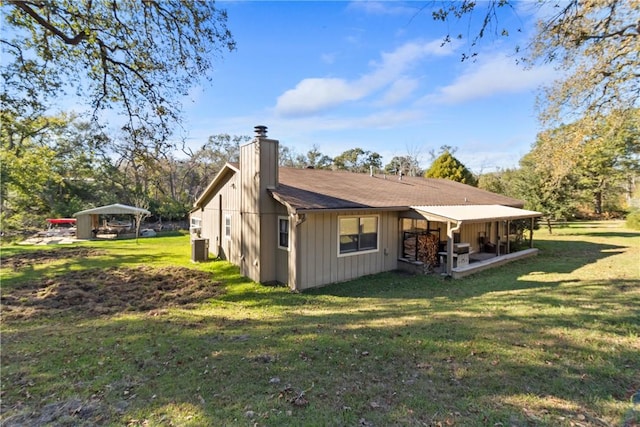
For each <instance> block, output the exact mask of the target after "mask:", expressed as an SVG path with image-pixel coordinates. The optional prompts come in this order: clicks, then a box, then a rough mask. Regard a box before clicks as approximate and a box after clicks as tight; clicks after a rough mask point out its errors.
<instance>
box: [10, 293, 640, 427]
mask: <svg viewBox="0 0 640 427" xmlns="http://www.w3.org/2000/svg"><path fill="white" fill-rule="evenodd" d="M456 283H458V282H456ZM598 283H600V282H598ZM591 285H593V283H585V285H584V288H585V289H586V288H589V287H590V286H591ZM604 285H605V286H609V287H611V288H612V289H614V290H617V292H619V293H615V292H611V290H610V291H609V292H603V293H601V294H598V293H596V294H593V293H592V294H591V297H592V298H589V299H588V301H587V299H586V297H585V301H584V307H579V308H580V309H581V310H583V311H582V312H581V313H579V314H578V315H575V316H566V315H563V314H562V313H560V314H557V315H542V314H538V315H535V316H512V315H509V314H508V313H501V312H499V311H497V312H496V311H491V310H487V309H486V306H491V305H496V306H498V305H499V304H501V303H507V304H509V303H510V302H512V301H508V300H507V301H504V298H503V296H500V295H495V296H487V295H485V296H484V297H483V298H482V303H481V304H478V305H469V306H466V307H460V310H459V311H455V310H454V307H455V304H452V303H451V302H450V301H445V300H441V301H439V302H436V303H429V302H428V301H424V303H423V304H421V303H419V302H418V304H417V305H404V304H396V305H387V304H385V303H384V301H378V302H375V301H372V302H371V304H370V305H369V304H363V305H362V306H361V307H360V309H356V310H352V311H350V312H348V313H332V314H328V312H327V310H329V309H334V308H336V307H335V301H329V302H325V303H324V304H320V309H319V310H318V311H317V313H315V312H314V311H313V309H312V308H311V309H309V310H305V311H303V312H300V311H296V310H288V311H287V310H285V311H283V312H282V314H283V315H282V316H276V317H271V318H269V319H262V318H261V317H260V316H257V315H254V316H252V317H251V318H250V319H248V318H235V319H234V318H229V317H228V316H229V314H230V313H229V312H228V311H227V310H228V309H225V310H222V311H220V312H212V313H210V314H207V315H204V314H198V315H195V316H184V317H180V316H177V315H171V314H170V313H160V314H158V315H154V316H140V317H137V318H135V319H131V318H118V319H113V320H110V319H104V321H102V322H100V323H94V324H88V323H87V322H78V323H75V322H69V324H65V325H61V328H58V329H55V328H54V329H50V328H42V329H41V330H40V331H39V333H41V334H42V336H41V337H39V339H37V338H35V337H31V340H37V341H41V342H42V347H41V348H40V350H39V351H38V353H37V354H33V353H32V352H30V351H29V347H28V346H29V345H30V343H29V341H30V340H29V339H24V337H23V338H22V341H20V340H18V338H19V337H18V335H19V334H20V333H18V332H11V333H9V334H7V335H8V336H6V341H7V342H6V345H8V348H5V349H3V353H5V352H6V358H5V359H4V360H3V364H5V366H6V367H7V368H6V369H5V371H4V373H3V377H4V378H3V379H4V381H3V384H4V385H3V388H4V387H12V386H11V384H13V385H14V386H13V387H16V388H19V389H20V390H22V392H21V393H22V394H21V393H20V390H11V391H9V392H8V393H6V397H8V398H7V399H3V405H12V402H16V401H17V400H19V398H18V397H20V396H24V395H26V393H27V392H30V393H35V392H36V391H35V390H32V386H29V384H34V383H38V384H39V387H40V390H41V391H40V393H42V394H43V395H42V396H40V395H37V396H36V397H37V398H38V399H36V400H35V401H30V400H28V399H27V400H26V402H32V403H29V404H28V406H27V409H28V410H24V411H22V412H21V411H19V410H17V409H16V410H13V411H11V410H12V409H14V408H12V407H8V408H7V407H5V408H4V409H5V411H6V410H7V409H9V410H10V411H9V413H8V415H9V416H10V417H13V420H14V421H15V422H16V423H15V425H18V424H21V423H22V425H29V424H30V425H36V424H37V422H36V423H33V422H32V421H34V420H35V421H38V420H39V419H40V418H38V417H42V416H43V413H44V414H46V410H45V408H46V406H44V403H48V402H49V400H47V397H46V396H49V395H50V394H53V393H54V392H55V393H57V395H58V396H57V397H56V399H55V400H56V401H58V402H68V399H71V398H75V399H79V400H80V403H81V405H77V406H78V407H80V406H83V407H85V408H93V409H92V411H88V412H87V411H85V412H83V411H76V412H73V411H68V412H67V413H69V414H71V415H69V417H70V418H69V419H70V421H75V422H76V423H78V422H86V423H87V424H89V423H91V422H96V421H99V420H102V421H107V422H106V423H107V424H120V423H122V424H126V423H128V422H129V421H130V420H131V419H137V418H136V417H140V416H142V417H144V418H146V419H148V420H149V423H150V424H151V425H153V424H154V423H158V424H181V423H182V424H184V421H183V422H181V420H180V418H179V417H180V416H187V415H188V416H190V417H193V422H192V423H191V424H197V425H236V424H237V422H238V420H246V419H247V413H248V412H247V411H248V410H249V409H250V410H251V412H252V413H254V414H255V417H259V419H263V420H268V421H269V422H268V425H281V426H297V425H305V424H309V422H310V421H309V420H313V422H311V425H361V424H362V420H367V422H369V423H371V424H373V425H423V424H427V425H435V424H438V423H442V424H446V423H445V419H444V418H442V417H443V416H444V415H442V414H449V413H457V414H458V415H457V416H458V417H459V420H458V423H457V424H460V425H472V426H473V425H478V426H479V425H487V424H488V425H496V424H498V423H500V424H506V423H508V424H510V425H541V426H552V425H553V426H555V425H569V421H571V420H575V419H578V418H577V417H584V418H585V419H583V421H585V420H586V421H585V422H583V423H582V424H584V425H594V426H595V425H605V424H607V423H606V422H604V424H599V423H598V421H597V420H598V419H609V420H610V419H611V414H607V415H604V414H603V411H605V410H606V408H607V405H610V404H611V402H613V401H619V402H624V401H626V400H628V398H629V393H630V390H631V391H633V390H635V388H634V387H640V384H638V383H637V382H636V383H634V378H636V379H637V377H636V375H635V373H636V372H638V370H640V357H639V355H638V352H637V349H636V348H632V347H625V346H617V349H615V351H613V350H612V349H611V346H612V343H611V341H610V337H609V336H606V335H604V334H603V335H601V336H596V335H593V336H592V337H591V338H590V340H585V341H578V340H575V339H572V337H571V334H570V333H569V331H571V330H573V329H579V328H589V327H590V326H592V325H597V327H598V328H599V329H601V330H603V331H604V332H610V333H614V334H620V335H622V334H624V331H623V330H621V329H620V328H616V327H614V325H620V324H625V323H627V322H630V323H629V328H633V325H634V324H635V325H636V326H635V328H636V329H635V330H631V329H630V330H629V331H628V333H629V334H632V333H637V332H638V330H637V328H638V326H637V322H634V318H633V317H630V314H629V313H628V312H622V311H621V310H619V308H620V307H614V306H613V305H619V303H620V301H624V298H623V297H622V296H621V295H622V294H623V293H625V292H628V291H629V290H631V289H634V287H635V286H637V285H638V283H637V281H627V282H624V283H619V282H615V283H611V284H604ZM603 289H604V288H603ZM575 293H576V295H585V294H584V293H582V292H581V291H580V289H576V290H575ZM268 295H269V294H265V295H260V294H252V295H251V298H257V299H259V298H260V297H263V298H265V299H267V298H268ZM271 296H272V297H273V296H274V295H273V294H271ZM573 297H574V296H573V295H568V300H571V301H573V300H574V299H573ZM223 298H227V297H226V296H225V297H223ZM549 298H550V297H549V296H548V295H545V291H544V289H540V290H539V291H537V293H535V294H533V295H527V296H520V301H519V303H522V300H525V299H526V300H527V301H528V302H529V303H531V304H532V306H534V307H535V305H555V304H556V303H558V302H560V301H555V300H554V299H549ZM285 299H288V300H289V301H291V302H290V303H286V302H285ZM312 299H313V298H307V295H288V296H286V298H285V294H278V295H277V296H276V298H275V301H277V302H278V303H280V304H283V305H297V304H299V303H300V302H301V301H302V302H304V301H311V300H312ZM357 300H358V298H356V299H355V301H354V300H353V299H351V300H350V304H357V303H358V301H357ZM272 301H273V300H272ZM565 302H566V301H565ZM588 302H589V303H588ZM628 302H629V304H633V301H631V300H629V301H628ZM316 303H317V302H316ZM577 303H578V304H580V301H578V302H577ZM594 303H595V304H599V306H592V304H594ZM248 305H250V304H248ZM483 307H484V308H483ZM337 308H338V309H340V308H341V307H337ZM474 309H475V310H477V311H475V312H474ZM246 310H247V305H245V306H243V307H242V311H246ZM604 310H607V311H606V313H607V314H602V313H603V311H604ZM598 313H600V314H598ZM609 326H610V327H611V328H612V329H613V330H612V331H607V328H609ZM563 331H567V332H563ZM3 338H4V337H3ZM61 360H62V361H64V360H71V361H73V362H72V363H68V362H62V363H61V362H60V361H61ZM26 362H28V363H26ZM70 379H73V380H70ZM275 379H278V380H277V381H276V380H275ZM280 381H282V382H280ZM43 382H46V387H45V388H44V389H43V388H42V387H43V385H42V383H43ZM312 385H313V386H312ZM30 387H31V388H30ZM303 390H306V394H305V399H307V400H308V401H309V402H310V405H309V406H308V407H297V406H296V405H295V404H294V402H293V401H292V399H291V398H290V396H295V395H298V394H300V393H302V391H303ZM288 393H291V394H288ZM524 395H526V396H530V397H529V398H527V399H526V401H519V400H518V399H519V398H520V397H521V396H524ZM61 396H63V397H64V396H67V398H68V399H67V400H65V399H64V398H62V397H61ZM425 396H428V397H429V398H428V399H425ZM533 397H536V399H539V400H540V401H539V402H537V405H539V407H538V408H536V407H535V405H534V404H533V400H534V398H533ZM23 400H24V399H23ZM42 402H43V403H42ZM371 402H375V406H372V404H371ZM558 402H560V404H558V405H556V404H557V403H558ZM23 404H24V403H23ZM16 405H17V404H16ZM92 405H93V406H92ZM346 406H348V408H349V409H348V410H346V409H345V407H346ZM401 408H412V411H411V415H405V416H401V415H398V410H399V409H401ZM5 411H3V412H5ZM185 412H186V413H185ZM5 413H6V412H5ZM438 414H441V415H438ZM83 417H84V418H83ZM407 417H408V418H407ZM531 417H533V418H531ZM561 417H564V418H566V419H567V420H568V421H567V422H559V420H560V419H561ZM30 421H31V423H29V422H30ZM52 421H53V422H54V423H56V422H57V423H60V425H62V421H65V420H62V419H53V420H52ZM587 421H592V422H587ZM68 424H69V425H70V424H72V423H71V422H69V423H68ZM6 425H12V424H10V423H8V424H6ZM620 425H622V423H620Z"/></svg>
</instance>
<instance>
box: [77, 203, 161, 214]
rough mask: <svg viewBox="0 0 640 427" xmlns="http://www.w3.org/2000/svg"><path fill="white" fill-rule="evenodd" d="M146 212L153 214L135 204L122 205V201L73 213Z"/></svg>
mask: <svg viewBox="0 0 640 427" xmlns="http://www.w3.org/2000/svg"><path fill="white" fill-rule="evenodd" d="M139 213H141V214H145V215H151V212H149V211H148V210H146V209H142V208H136V207H134V206H128V205H121V204H120V203H116V204H114V205H107V206H100V207H97V208H93V209H86V210H83V211H80V212H76V213H74V214H73V216H80V215H122V214H129V215H136V214H139Z"/></svg>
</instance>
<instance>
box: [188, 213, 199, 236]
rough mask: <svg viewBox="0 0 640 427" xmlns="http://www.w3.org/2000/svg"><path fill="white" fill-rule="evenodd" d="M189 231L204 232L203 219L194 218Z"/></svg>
mask: <svg viewBox="0 0 640 427" xmlns="http://www.w3.org/2000/svg"><path fill="white" fill-rule="evenodd" d="M189 230H190V231H191V232H192V233H199V232H200V231H202V219H200V218H196V217H193V216H192V217H191V226H190V227H189Z"/></svg>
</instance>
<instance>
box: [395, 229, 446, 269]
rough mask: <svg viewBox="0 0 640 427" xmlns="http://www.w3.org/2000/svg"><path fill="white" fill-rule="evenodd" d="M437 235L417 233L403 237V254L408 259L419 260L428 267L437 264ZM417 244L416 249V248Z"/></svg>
mask: <svg viewBox="0 0 640 427" xmlns="http://www.w3.org/2000/svg"><path fill="white" fill-rule="evenodd" d="M439 243H440V242H439V241H438V236H436V235H434V234H419V235H415V234H414V235H412V236H407V237H406V238H405V239H404V256H405V257H406V258H407V259H409V260H410V261H420V262H423V263H424V264H426V265H428V266H429V268H430V269H432V268H433V267H435V266H436V265H437V264H438V244H439ZM416 245H417V250H416Z"/></svg>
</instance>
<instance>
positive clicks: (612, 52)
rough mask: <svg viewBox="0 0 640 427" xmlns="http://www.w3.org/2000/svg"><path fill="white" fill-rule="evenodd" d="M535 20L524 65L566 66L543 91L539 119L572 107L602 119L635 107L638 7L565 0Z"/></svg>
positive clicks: (639, 72)
mask: <svg viewBox="0 0 640 427" xmlns="http://www.w3.org/2000/svg"><path fill="white" fill-rule="evenodd" d="M560 5H561V7H560V8H559V10H558V11H557V13H555V14H553V15H551V17H550V18H548V19H545V20H543V21H541V22H540V23H539V24H538V32H537V35H536V37H535V38H534V40H533V43H532V45H531V56H530V63H533V62H535V61H537V60H542V61H545V62H553V63H556V64H557V68H558V69H559V70H563V71H566V70H570V71H569V72H568V73H567V74H565V77H563V78H561V79H559V80H557V81H556V82H555V83H554V84H553V85H552V86H551V87H549V88H547V89H546V91H545V98H546V101H547V102H546V111H545V113H544V115H543V118H545V119H556V118H558V117H563V115H564V114H563V113H568V112H570V111H577V112H578V114H580V115H583V116H588V117H596V118H597V117H603V116H606V115H608V114H611V113H612V112H613V111H614V110H620V109H622V110H627V109H632V108H637V107H638V104H637V101H638V99H639V98H640V8H639V7H638V4H637V2H634V1H627V0H598V1H596V0H592V1H579V0H571V1H569V2H566V3H561V4H560Z"/></svg>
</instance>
